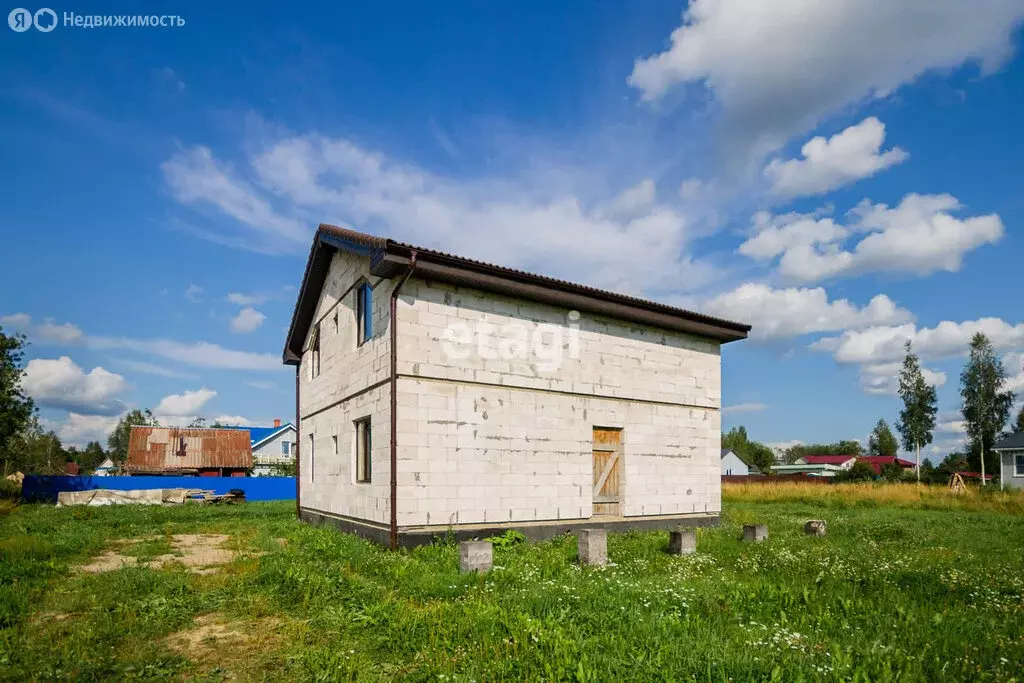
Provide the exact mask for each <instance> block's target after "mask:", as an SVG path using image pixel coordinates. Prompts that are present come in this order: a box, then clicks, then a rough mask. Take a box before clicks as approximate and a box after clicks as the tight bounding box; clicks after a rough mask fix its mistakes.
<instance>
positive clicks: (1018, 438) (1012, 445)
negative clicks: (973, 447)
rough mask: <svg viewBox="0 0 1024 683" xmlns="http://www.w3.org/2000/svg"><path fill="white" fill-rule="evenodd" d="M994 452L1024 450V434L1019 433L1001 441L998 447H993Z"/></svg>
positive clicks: (997, 442)
mask: <svg viewBox="0 0 1024 683" xmlns="http://www.w3.org/2000/svg"><path fill="white" fill-rule="evenodd" d="M992 450H994V451H1017V450H1024V432H1017V433H1016V434H1010V435H1008V436H1006V437H1004V438H1002V439H1000V440H999V441H996V445H995V446H993V447H992Z"/></svg>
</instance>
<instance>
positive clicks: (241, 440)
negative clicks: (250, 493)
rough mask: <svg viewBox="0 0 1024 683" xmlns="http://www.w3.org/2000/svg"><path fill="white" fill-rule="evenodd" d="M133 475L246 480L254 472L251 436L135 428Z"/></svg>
mask: <svg viewBox="0 0 1024 683" xmlns="http://www.w3.org/2000/svg"><path fill="white" fill-rule="evenodd" d="M124 469H125V471H126V472H127V473H128V474H130V475H143V474H145V475H175V476H187V475H194V476H200V477H244V476H246V475H247V474H248V473H249V470H251V469H252V447H251V446H250V443H249V433H248V432H246V431H242V430H236V429H198V428H179V427H148V426H147V427H139V426H136V427H132V432H131V436H130V437H129V440H128V458H127V460H126V461H125V464H124Z"/></svg>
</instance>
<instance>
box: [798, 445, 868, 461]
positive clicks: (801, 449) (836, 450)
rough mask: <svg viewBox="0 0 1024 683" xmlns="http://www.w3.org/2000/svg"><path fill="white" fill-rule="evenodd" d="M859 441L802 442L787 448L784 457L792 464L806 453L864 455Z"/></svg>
mask: <svg viewBox="0 0 1024 683" xmlns="http://www.w3.org/2000/svg"><path fill="white" fill-rule="evenodd" d="M863 454H864V449H863V448H862V447H861V445H860V442H859V441H853V440H850V439H847V440H845V441H837V442H835V443H802V444H797V445H796V446H790V447H789V448H787V449H786V453H785V456H784V457H783V459H784V460H785V461H786V462H788V463H790V464H792V463H794V462H796V461H797V460H799V459H800V458H802V457H804V456H806V455H863Z"/></svg>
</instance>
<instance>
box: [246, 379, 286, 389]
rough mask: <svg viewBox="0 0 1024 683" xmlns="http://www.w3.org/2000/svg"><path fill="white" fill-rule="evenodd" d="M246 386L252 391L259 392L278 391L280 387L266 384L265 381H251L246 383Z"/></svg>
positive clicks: (269, 383)
mask: <svg viewBox="0 0 1024 683" xmlns="http://www.w3.org/2000/svg"><path fill="white" fill-rule="evenodd" d="M246 385H248V386H250V387H252V388H253V389H259V390H260V391H278V390H279V389H280V388H281V387H280V386H278V385H277V384H276V383H274V382H268V381H266V380H252V381H249V382H246Z"/></svg>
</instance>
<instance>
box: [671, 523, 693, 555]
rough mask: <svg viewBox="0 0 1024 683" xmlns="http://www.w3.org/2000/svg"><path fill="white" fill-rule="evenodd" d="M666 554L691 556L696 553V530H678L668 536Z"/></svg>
mask: <svg viewBox="0 0 1024 683" xmlns="http://www.w3.org/2000/svg"><path fill="white" fill-rule="evenodd" d="M668 552H669V554H670V555H692V554H693V553H695V552H697V530H696V529H680V530H679V531H670V532H669V534H668Z"/></svg>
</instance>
